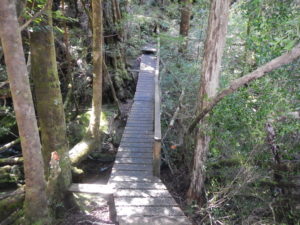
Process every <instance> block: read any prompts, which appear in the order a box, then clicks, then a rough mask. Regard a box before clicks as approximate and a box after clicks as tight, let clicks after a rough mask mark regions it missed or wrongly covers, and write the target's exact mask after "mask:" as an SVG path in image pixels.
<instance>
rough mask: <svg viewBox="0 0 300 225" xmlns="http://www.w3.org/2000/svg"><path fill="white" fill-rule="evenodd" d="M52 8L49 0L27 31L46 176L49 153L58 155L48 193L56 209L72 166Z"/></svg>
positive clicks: (65, 188) (48, 166)
mask: <svg viewBox="0 0 300 225" xmlns="http://www.w3.org/2000/svg"><path fill="white" fill-rule="evenodd" d="M51 8H52V4H51V2H50V3H49V4H48V6H47V10H46V12H45V15H46V16H47V18H46V19H45V20H44V21H43V22H42V23H41V24H39V26H35V27H33V32H32V33H31V35H30V47H31V74H32V79H33V83H34V93H35V97H36V109H37V114H38V118H39V125H40V128H41V140H42V152H43V158H44V165H45V175H46V177H47V178H48V176H49V173H50V169H51V168H50V165H49V163H50V159H51V153H52V152H54V151H56V152H57V153H58V155H59V162H60V169H61V175H60V176H59V177H58V180H57V181H56V183H57V186H56V188H55V189H54V192H55V193H50V195H51V196H50V197H51V200H50V202H51V208H52V209H53V210H55V208H56V207H57V205H58V204H57V203H59V202H61V201H62V199H63V194H64V191H65V190H67V188H68V187H69V185H70V183H71V167H70V160H69V155H68V151H69V146H68V141H67V137H66V123H65V113H64V108H63V102H62V96H61V90H60V82H59V78H58V73H57V64H56V53H55V45H54V36H53V30H52V12H51Z"/></svg>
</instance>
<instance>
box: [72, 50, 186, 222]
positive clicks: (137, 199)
mask: <svg viewBox="0 0 300 225" xmlns="http://www.w3.org/2000/svg"><path fill="white" fill-rule="evenodd" d="M158 49H159V48H158ZM159 88H160V86H159V52H157V51H156V49H155V48H151V47H146V48H145V49H143V55H142V57H141V64H140V72H139V78H138V83H137V87H136V93H135V96H134V103H133V105H132V108H131V111H130V114H129V117H128V120H127V124H126V127H125V130H124V133H123V136H122V140H121V143H120V146H119V149H118V153H117V155H116V160H115V163H114V166H113V168H112V174H111V177H110V179H109V181H108V187H111V188H112V189H113V190H114V191H113V192H112V194H113V197H114V198H113V199H114V207H115V212H116V220H117V222H118V223H119V224H120V225H127V224H128V225H129V224H130V225H132V224H135V225H169V224H172V225H189V224H191V222H190V221H189V220H188V219H187V217H186V216H185V215H184V213H183V212H182V210H181V209H180V208H179V206H178V204H177V203H176V202H175V200H174V198H173V197H172V196H171V195H170V193H169V192H168V190H167V188H166V186H165V185H164V184H163V183H162V181H161V180H160V179H159V175H160V174H159V171H160V149H161V144H160V141H161V126H160V90H159ZM78 187H79V185H78V184H73V185H72V187H71V190H72V191H78V190H79V189H80V188H78ZM82 187H83V189H85V188H84V186H82ZM85 187H86V186H85ZM94 189H97V186H94ZM90 190H91V189H90ZM81 191H82V188H81ZM83 191H84V190H83ZM87 192H93V191H88V189H87ZM95 192H97V191H95Z"/></svg>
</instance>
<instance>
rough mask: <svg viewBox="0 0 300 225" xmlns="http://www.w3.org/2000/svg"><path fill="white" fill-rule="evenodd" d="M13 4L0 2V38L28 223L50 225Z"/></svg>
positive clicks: (25, 71)
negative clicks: (21, 159)
mask: <svg viewBox="0 0 300 225" xmlns="http://www.w3.org/2000/svg"><path fill="white" fill-rule="evenodd" d="M14 4H15V3H14V1H11V0H1V1H0V36H1V41H2V45H3V49H4V55H5V63H6V67H7V74H8V79H9V83H10V88H11V93H12V98H13V104H14V110H15V114H16V120H17V124H18V129H19V135H20V137H21V146H22V151H23V157H24V172H25V182H26V188H25V191H26V194H25V217H26V221H27V224H35V223H37V222H39V223H40V224H50V223H49V217H48V215H49V214H48V206H47V197H46V182H45V177H44V165H43V159H42V154H41V144H40V138H39V132H38V127H37V121H36V118H35V112H34V106H33V101H32V95H31V92H30V85H29V79H28V72H27V68H26V62H25V56H24V51H23V46H22V39H21V34H20V31H19V24H18V21H17V15H16V9H15V5H14Z"/></svg>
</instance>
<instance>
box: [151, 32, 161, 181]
mask: <svg viewBox="0 0 300 225" xmlns="http://www.w3.org/2000/svg"><path fill="white" fill-rule="evenodd" d="M157 34H159V31H158V28H157ZM159 60H160V38H159V36H157V51H156V69H155V76H154V85H155V92H154V146H153V175H154V176H157V177H159V176H160V160H161V122H160V104H161V99H160V98H161V97H160V77H159Z"/></svg>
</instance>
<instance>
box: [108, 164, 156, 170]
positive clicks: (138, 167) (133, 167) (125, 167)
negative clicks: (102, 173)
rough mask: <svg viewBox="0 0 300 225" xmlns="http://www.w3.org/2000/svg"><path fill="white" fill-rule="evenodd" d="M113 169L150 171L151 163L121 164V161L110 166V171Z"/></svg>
mask: <svg viewBox="0 0 300 225" xmlns="http://www.w3.org/2000/svg"><path fill="white" fill-rule="evenodd" d="M114 170H131V171H132V170H138V171H143V170H147V171H150V170H152V165H151V164H121V163H116V164H115V165H114V167H113V168H112V171H114Z"/></svg>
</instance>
